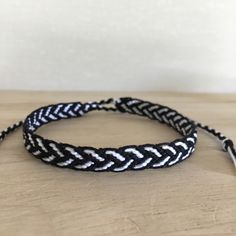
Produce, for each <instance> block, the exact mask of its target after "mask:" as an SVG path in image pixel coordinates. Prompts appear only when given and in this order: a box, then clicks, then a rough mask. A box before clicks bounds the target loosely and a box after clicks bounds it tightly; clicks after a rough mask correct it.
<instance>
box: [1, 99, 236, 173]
mask: <svg viewBox="0 0 236 236" xmlns="http://www.w3.org/2000/svg"><path fill="white" fill-rule="evenodd" d="M94 110H102V111H113V112H121V113H129V114H134V115H138V116H144V117H147V118H149V119H151V120H156V121H159V122H161V123H164V124H166V125H168V126H169V127H171V128H173V129H174V130H176V131H177V132H178V133H179V134H181V136H182V137H181V138H179V139H176V140H174V141H171V142H168V143H160V144H144V145H127V146H123V147H119V148H94V147H87V146H86V147H82V146H73V145H70V144H67V143H60V142H55V141H53V140H49V139H46V138H43V137H42V136H40V135H38V134H36V131H37V129H38V128H39V127H41V126H43V125H45V124H47V123H50V122H52V121H58V120H61V119H69V118H77V117H81V116H84V115H85V114H86V113H88V112H91V111H94ZM20 126H23V140H24V145H25V148H26V149H27V151H28V152H29V153H31V154H32V155H33V156H35V157H36V158H38V159H40V160H41V161H43V162H45V163H47V164H51V165H53V166H57V167H61V168H70V169H75V170H83V171H85V170H86V171H96V172H101V171H115V172H121V171H125V170H142V169H145V168H163V167H170V166H173V165H175V164H177V163H180V162H182V161H184V160H186V159H187V158H188V157H190V156H191V154H192V153H193V152H194V150H195V146H196V143H197V129H198V128H201V129H203V130H205V131H207V132H208V133H210V134H212V135H213V136H215V137H216V138H217V139H218V140H219V141H220V142H221V144H222V146H223V150H224V151H226V152H228V153H229V155H230V157H231V159H232V161H233V163H234V165H235V167H236V151H235V148H234V145H233V142H232V140H230V139H229V138H227V137H225V136H224V135H223V134H221V133H220V132H217V131H216V130H215V129H212V128H210V127H208V126H204V125H202V124H201V123H198V122H195V121H193V120H191V119H189V118H187V117H186V116H184V115H182V114H180V113H179V112H177V111H176V110H173V109H171V108H169V107H167V106H163V105H160V104H155V103H152V102H149V101H143V100H140V99H136V98H131V97H122V98H119V99H117V100H114V99H113V98H110V99H108V100H102V101H99V102H96V101H95V102H86V103H82V102H72V103H59V104H52V105H48V106H44V107H40V108H38V109H37V110H35V111H33V112H32V113H30V114H29V115H28V116H27V117H26V119H25V120H24V121H20V122H18V123H15V124H14V125H12V126H10V127H8V128H7V129H5V130H3V131H2V132H1V133H0V141H2V140H3V139H4V138H5V137H6V136H7V134H9V133H11V132H13V131H14V130H16V129H17V128H18V127H20Z"/></svg>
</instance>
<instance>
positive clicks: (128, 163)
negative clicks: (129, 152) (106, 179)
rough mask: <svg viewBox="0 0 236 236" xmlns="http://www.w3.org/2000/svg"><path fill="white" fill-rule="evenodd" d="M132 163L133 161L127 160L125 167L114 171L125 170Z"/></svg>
mask: <svg viewBox="0 0 236 236" xmlns="http://www.w3.org/2000/svg"><path fill="white" fill-rule="evenodd" d="M133 161H134V160H133V159H131V160H129V161H128V162H127V163H126V164H125V165H123V166H121V167H117V168H115V169H114V171H123V170H125V169H127V168H128V167H129V166H130V165H131V163H132V162H133Z"/></svg>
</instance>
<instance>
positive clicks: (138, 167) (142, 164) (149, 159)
mask: <svg viewBox="0 0 236 236" xmlns="http://www.w3.org/2000/svg"><path fill="white" fill-rule="evenodd" d="M151 160H152V158H151V157H150V158H148V159H147V160H145V161H144V162H143V163H140V164H138V165H136V166H134V169H141V168H143V167H145V166H146V165H147V164H148V163H149V162H150V161H151Z"/></svg>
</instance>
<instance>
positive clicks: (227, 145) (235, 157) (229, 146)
mask: <svg viewBox="0 0 236 236" xmlns="http://www.w3.org/2000/svg"><path fill="white" fill-rule="evenodd" d="M223 145H224V150H225V151H227V152H228V153H229V155H230V157H231V159H232V161H233V163H234V167H235V169H236V151H235V148H234V143H233V141H232V140H230V139H226V140H224V142H223Z"/></svg>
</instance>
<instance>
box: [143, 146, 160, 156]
mask: <svg viewBox="0 0 236 236" xmlns="http://www.w3.org/2000/svg"><path fill="white" fill-rule="evenodd" d="M144 149H145V150H146V151H148V152H152V153H154V154H155V155H156V156H157V157H162V155H161V153H160V152H158V151H157V149H155V148H153V147H145V148H144Z"/></svg>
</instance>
